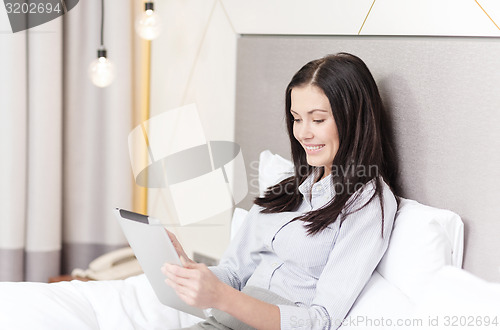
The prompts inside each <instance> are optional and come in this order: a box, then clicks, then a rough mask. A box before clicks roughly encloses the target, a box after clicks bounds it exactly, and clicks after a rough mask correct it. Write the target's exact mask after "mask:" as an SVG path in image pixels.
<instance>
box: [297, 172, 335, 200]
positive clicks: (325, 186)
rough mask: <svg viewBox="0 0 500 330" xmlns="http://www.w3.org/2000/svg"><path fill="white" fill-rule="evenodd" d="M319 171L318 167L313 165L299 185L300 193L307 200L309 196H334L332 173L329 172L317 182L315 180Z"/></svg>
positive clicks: (309, 198)
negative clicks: (311, 170) (310, 171)
mask: <svg viewBox="0 0 500 330" xmlns="http://www.w3.org/2000/svg"><path fill="white" fill-rule="evenodd" d="M319 172H320V168H319V167H315V168H314V170H313V172H312V173H311V174H310V175H309V176H308V177H307V178H306V179H305V180H304V182H302V184H301V185H300V186H299V191H300V193H301V194H302V195H303V196H304V197H305V199H306V200H307V201H309V200H311V197H314V196H318V195H326V196H328V197H329V198H333V196H335V189H334V187H333V185H332V175H331V174H330V175H328V176H327V177H325V178H323V179H321V180H319V181H318V182H315V180H316V179H317V177H318V175H319Z"/></svg>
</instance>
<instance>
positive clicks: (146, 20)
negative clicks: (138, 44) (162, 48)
mask: <svg viewBox="0 0 500 330" xmlns="http://www.w3.org/2000/svg"><path fill="white" fill-rule="evenodd" d="M145 7H146V8H145V11H144V12H142V14H140V15H139V16H138V17H137V19H136V20H135V31H136V32H137V34H138V35H139V36H140V37H141V38H143V39H146V40H153V39H155V38H156V37H158V36H159V35H160V32H161V20H160V16H159V15H158V14H156V13H155V12H154V10H153V3H152V2H146V3H145Z"/></svg>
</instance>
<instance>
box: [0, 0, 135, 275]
mask: <svg viewBox="0 0 500 330" xmlns="http://www.w3.org/2000/svg"><path fill="white" fill-rule="evenodd" d="M105 6H106V11H105V30H104V31H105V34H104V43H105V46H106V48H107V50H108V57H109V58H110V59H111V60H112V61H113V62H114V64H115V70H116V77H115V81H114V82H113V83H112V84H111V85H110V86H108V87H107V88H104V89H101V88H99V87H96V86H94V85H92V83H91V82H90V80H89V79H88V75H87V68H88V65H89V64H90V62H91V61H92V60H93V59H94V58H95V57H96V55H97V52H96V50H97V48H98V46H99V42H100V40H99V39H100V14H101V11H100V2H99V1H80V2H79V4H78V5H77V6H76V7H74V8H73V9H72V10H71V11H69V12H68V13H66V14H65V15H64V16H63V17H60V18H57V19H55V20H53V21H51V22H48V23H45V24H43V25H40V26H38V27H35V28H32V29H29V30H27V31H22V32H18V33H15V34H12V32H11V30H10V25H9V21H8V18H7V15H6V13H5V12H2V11H0V49H1V50H0V72H1V75H0V87H1V88H0V111H1V112H0V113H1V118H2V120H1V123H2V124H1V125H2V129H0V152H1V157H2V161H1V162H0V173H1V175H2V178H3V180H2V184H1V185H0V210H1V213H0V280H1V281H21V280H28V281H42V282H45V281H47V280H48V278H49V277H50V276H55V275H58V274H60V273H68V272H70V271H71V269H73V268H74V267H83V268H85V267H87V265H88V263H89V261H90V260H92V259H93V258H95V257H96V256H98V255H100V254H102V253H103V252H106V251H108V250H112V249H115V248H117V247H120V246H123V245H125V243H126V241H125V239H124V237H123V236H122V234H121V230H120V229H119V227H118V225H117V223H116V220H115V219H114V217H113V213H112V210H113V208H115V207H122V208H131V207H132V189H133V179H132V174H131V170H130V161H129V156H128V146H127V135H128V133H129V131H130V130H131V128H132V126H133V104H134V94H133V92H134V86H135V85H136V83H135V82H134V79H133V77H134V70H133V68H134V51H133V49H134V45H135V42H136V37H135V36H134V33H133V18H134V17H133V16H134V6H133V2H132V1H131V0H130V1H128V2H124V1H123V0H122V1H119V0H106V1H105Z"/></svg>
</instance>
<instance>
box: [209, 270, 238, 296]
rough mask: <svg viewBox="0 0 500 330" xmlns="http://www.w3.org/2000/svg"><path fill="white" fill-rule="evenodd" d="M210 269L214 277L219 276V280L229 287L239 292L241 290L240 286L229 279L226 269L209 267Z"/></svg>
mask: <svg viewBox="0 0 500 330" xmlns="http://www.w3.org/2000/svg"><path fill="white" fill-rule="evenodd" d="M208 269H210V270H211V271H212V273H214V275H215V276H217V278H218V279H219V280H220V281H221V282H223V283H226V284H227V285H229V286H231V287H233V288H235V289H237V290H240V288H239V284H238V283H236V281H234V280H231V277H229V275H228V273H227V271H226V270H225V269H224V268H222V267H219V266H210V267H208Z"/></svg>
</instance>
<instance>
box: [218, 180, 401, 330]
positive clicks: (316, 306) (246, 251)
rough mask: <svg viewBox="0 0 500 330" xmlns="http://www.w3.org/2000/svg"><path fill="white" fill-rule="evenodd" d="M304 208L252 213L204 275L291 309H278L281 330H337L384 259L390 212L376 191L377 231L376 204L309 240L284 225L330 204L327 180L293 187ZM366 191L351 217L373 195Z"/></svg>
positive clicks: (389, 202) (386, 192)
mask: <svg viewBox="0 0 500 330" xmlns="http://www.w3.org/2000/svg"><path fill="white" fill-rule="evenodd" d="M299 191H300V193H301V194H302V195H303V197H304V198H303V202H302V204H301V205H300V207H299V209H298V210H297V211H294V212H281V213H273V214H264V213H260V210H261V209H262V208H261V207H259V206H257V205H254V206H253V207H252V208H251V209H250V212H249V213H248V215H247V218H246V219H245V221H244V222H243V225H242V226H241V227H242V228H240V230H239V231H238V234H237V235H236V237H235V238H234V239H233V240H232V241H231V243H230V245H229V247H228V249H227V250H226V252H225V254H224V255H223V257H222V259H221V262H220V264H219V265H218V266H215V267H210V269H211V270H212V271H213V272H214V274H215V275H216V276H217V277H218V278H219V279H220V280H221V281H222V282H224V283H226V284H228V285H230V286H232V287H233V288H236V289H238V290H241V289H242V288H243V287H245V286H247V285H252V286H256V287H260V288H264V289H267V290H270V291H272V292H274V293H276V294H278V295H280V296H282V297H284V298H286V299H288V300H290V301H292V302H294V303H295V305H278V307H279V309H280V316H281V321H280V322H281V329H336V328H338V327H339V326H340V325H341V323H342V321H343V320H344V318H345V317H346V315H347V313H348V312H349V310H350V308H351V307H352V305H353V304H354V302H355V300H356V298H357V297H358V295H359V294H360V292H361V290H362V289H363V287H364V286H365V284H366V283H367V282H368V280H369V279H370V276H371V274H372V273H373V271H374V270H375V268H376V266H377V264H378V263H379V262H380V259H381V258H382V256H383V255H384V253H385V251H386V249H387V246H388V243H389V237H390V234H391V231H392V227H393V224H394V216H395V213H396V209H397V204H396V200H395V197H394V195H393V194H392V192H391V190H390V189H389V187H388V186H387V185H386V184H385V183H383V203H384V228H383V233H384V235H383V237H382V235H381V232H382V231H381V226H382V211H381V207H380V199H379V198H378V197H377V196H376V197H375V198H373V199H372V200H371V201H370V202H369V203H368V205H366V207H364V208H362V209H361V210H359V211H356V212H354V213H351V214H348V215H347V216H346V217H345V220H344V221H343V223H342V225H341V226H340V221H335V222H334V223H332V224H330V225H329V226H328V227H327V228H326V229H324V230H322V231H321V232H319V233H318V234H316V235H313V236H308V235H307V230H306V228H305V227H304V225H305V224H306V223H305V222H303V221H291V220H292V219H294V218H295V217H297V216H300V215H302V214H304V213H306V212H309V211H311V210H315V209H318V208H320V207H322V206H324V205H325V204H326V203H327V202H329V201H330V200H331V199H332V198H333V197H334V196H335V191H334V189H333V187H332V185H331V177H330V176H328V177H326V178H324V179H322V180H320V181H318V182H316V183H314V176H313V175H311V176H310V177H309V178H307V179H306V181H304V183H303V184H301V185H300V187H299ZM373 191H374V184H373V182H372V181H370V182H369V183H367V184H366V185H365V186H364V188H362V189H360V190H359V191H357V194H361V195H360V198H359V199H358V202H356V204H355V205H353V210H355V209H356V208H359V206H361V205H363V204H365V203H366V202H367V201H368V200H369V199H370V198H371V197H372V195H373Z"/></svg>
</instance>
